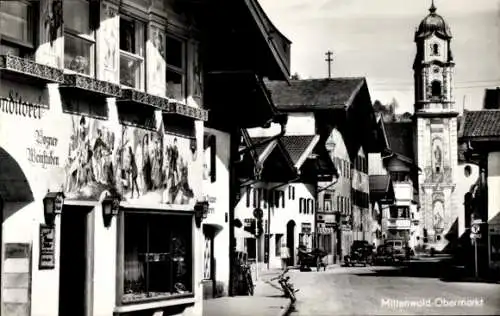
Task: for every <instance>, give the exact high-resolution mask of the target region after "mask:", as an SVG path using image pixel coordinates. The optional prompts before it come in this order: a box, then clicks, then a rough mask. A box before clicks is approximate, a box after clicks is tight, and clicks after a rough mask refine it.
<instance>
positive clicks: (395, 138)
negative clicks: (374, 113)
mask: <svg viewBox="0 0 500 316" xmlns="http://www.w3.org/2000/svg"><path fill="white" fill-rule="evenodd" d="M385 131H386V135H387V140H388V141H389V146H390V149H391V151H392V152H394V153H396V154H399V155H402V156H404V157H406V158H409V159H412V160H413V161H415V155H414V153H413V123H412V122H390V123H385Z"/></svg>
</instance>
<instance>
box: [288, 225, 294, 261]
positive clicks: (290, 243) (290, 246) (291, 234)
mask: <svg viewBox="0 0 500 316" xmlns="http://www.w3.org/2000/svg"><path fill="white" fill-rule="evenodd" d="M286 246H287V247H288V250H289V251H290V258H289V259H288V260H289V261H288V265H290V266H293V265H295V222H294V221H293V220H292V221H289V222H288V224H286Z"/></svg>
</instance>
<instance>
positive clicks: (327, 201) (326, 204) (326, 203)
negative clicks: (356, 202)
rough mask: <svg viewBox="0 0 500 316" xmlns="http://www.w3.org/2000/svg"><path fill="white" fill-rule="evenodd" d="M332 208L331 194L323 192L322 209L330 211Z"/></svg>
mask: <svg viewBox="0 0 500 316" xmlns="http://www.w3.org/2000/svg"><path fill="white" fill-rule="evenodd" d="M331 210H332V195H331V194H330V193H325V194H324V195H323V211H324V212H330V211H331Z"/></svg>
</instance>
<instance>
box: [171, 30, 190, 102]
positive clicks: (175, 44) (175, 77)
mask: <svg viewBox="0 0 500 316" xmlns="http://www.w3.org/2000/svg"><path fill="white" fill-rule="evenodd" d="M166 48H167V49H166V60H167V75H166V77H167V97H168V98H173V99H176V100H180V101H183V100H184V99H185V98H186V92H187V91H186V90H187V89H186V86H187V71H186V43H185V41H184V40H181V39H179V38H176V37H172V36H167V43H166Z"/></svg>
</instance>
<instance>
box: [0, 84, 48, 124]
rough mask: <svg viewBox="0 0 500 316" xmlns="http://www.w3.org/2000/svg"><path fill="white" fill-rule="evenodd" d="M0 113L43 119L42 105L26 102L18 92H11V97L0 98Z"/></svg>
mask: <svg viewBox="0 0 500 316" xmlns="http://www.w3.org/2000/svg"><path fill="white" fill-rule="evenodd" d="M0 111H1V112H3V113H6V114H11V115H18V116H24V117H28V118H34V119H41V118H42V105H40V104H35V103H33V102H30V101H25V100H23V98H22V97H21V96H20V95H19V94H18V93H16V92H14V91H12V90H11V91H10V92H9V97H8V98H6V97H0Z"/></svg>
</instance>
